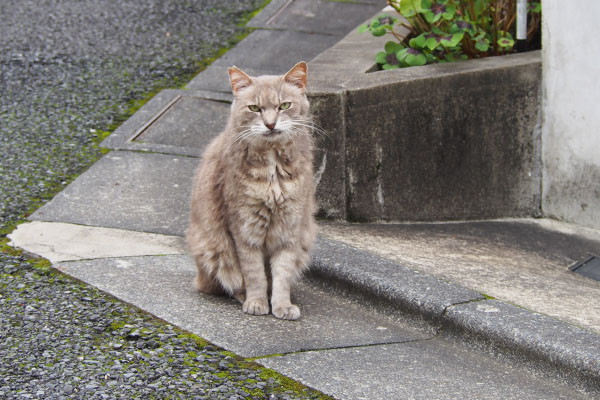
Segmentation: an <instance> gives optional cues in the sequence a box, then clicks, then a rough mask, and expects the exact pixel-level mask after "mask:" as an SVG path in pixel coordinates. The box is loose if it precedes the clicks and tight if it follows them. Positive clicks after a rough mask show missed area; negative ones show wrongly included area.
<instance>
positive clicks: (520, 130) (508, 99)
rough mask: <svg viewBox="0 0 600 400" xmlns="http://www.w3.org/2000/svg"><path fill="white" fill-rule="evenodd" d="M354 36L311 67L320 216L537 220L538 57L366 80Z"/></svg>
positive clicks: (362, 47) (368, 65)
mask: <svg viewBox="0 0 600 400" xmlns="http://www.w3.org/2000/svg"><path fill="white" fill-rule="evenodd" d="M385 40H387V39H386V38H383V39H382V38H374V37H372V36H370V35H369V34H358V33H356V32H353V33H351V34H349V35H348V36H347V37H346V38H345V39H344V40H342V41H341V42H339V43H338V44H336V45H335V46H334V47H333V48H332V49H330V50H328V51H326V52H324V53H323V54H321V55H320V56H319V57H317V58H315V59H314V60H313V61H312V62H311V63H309V74H310V75H309V76H310V85H309V94H310V97H311V102H312V106H313V110H314V115H315V121H316V122H317V123H318V124H319V125H320V126H321V127H322V128H324V129H325V130H326V131H327V132H328V134H329V137H320V138H319V141H318V147H319V152H318V154H317V160H316V164H315V169H316V171H317V180H318V186H317V196H318V200H319V206H320V215H321V216H325V217H333V218H343V219H348V220H351V221H371V220H401V221H431V220H455V219H477V218H499V217H522V216H536V215H539V214H540V212H541V211H540V185H541V158H540V154H541V151H540V132H541V131H540V113H539V102H540V80H541V61H540V59H541V57H540V52H539V51H538V52H530V53H524V54H518V55H510V56H503V57H493V58H486V59H480V60H472V61H465V62H460V63H453V64H441V65H430V66H423V67H413V68H407V69H401V70H393V71H380V72H370V73H368V72H367V71H370V70H373V67H374V65H373V63H374V62H373V60H374V54H375V53H377V51H379V50H380V49H381V48H382V47H383V43H384V42H385Z"/></svg>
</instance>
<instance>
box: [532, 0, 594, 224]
mask: <svg viewBox="0 0 600 400" xmlns="http://www.w3.org/2000/svg"><path fill="white" fill-rule="evenodd" d="M543 12H544V17H543V18H544V19H543V28H542V29H543V31H542V34H543V51H542V60H543V88H544V97H543V118H544V123H543V129H542V146H543V163H544V171H543V175H544V178H543V201H542V207H543V211H544V213H545V214H546V215H548V216H551V217H555V218H558V219H561V220H565V221H568V222H574V223H577V224H581V225H586V226H590V227H594V228H600V83H599V80H598V72H599V71H600V41H598V40H597V38H596V34H597V28H596V26H597V19H598V15H600V2H599V1H598V0H580V1H577V2H572V3H571V2H565V1H562V0H544V10H543Z"/></svg>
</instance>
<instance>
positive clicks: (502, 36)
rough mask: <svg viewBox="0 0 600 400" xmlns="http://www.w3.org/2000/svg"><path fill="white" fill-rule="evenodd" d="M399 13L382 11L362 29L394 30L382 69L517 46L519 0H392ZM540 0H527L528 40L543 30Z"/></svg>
mask: <svg viewBox="0 0 600 400" xmlns="http://www.w3.org/2000/svg"><path fill="white" fill-rule="evenodd" d="M388 5H390V6H392V7H393V8H394V9H395V10H396V11H397V12H398V14H399V15H398V18H395V17H392V16H390V15H385V14H383V15H380V16H378V17H376V18H374V19H373V20H372V21H371V22H370V23H369V24H366V25H362V26H360V27H359V28H358V29H359V32H367V31H369V32H371V34H372V35H374V36H384V35H388V34H389V35H392V36H394V38H395V39H396V40H395V41H388V42H387V43H386V44H385V48H384V51H381V52H379V53H378V54H377V56H376V60H377V63H378V64H379V65H380V66H381V68H383V69H395V68H402V67H410V66H417V65H425V64H432V63H442V62H451V61H457V60H467V59H472V58H481V57H489V56H496V55H503V54H508V53H511V52H513V51H514V46H515V38H514V37H515V36H514V32H515V29H516V0H388ZM541 10H542V6H541V3H540V1H535V0H528V27H527V41H528V42H531V41H533V39H534V37H535V36H536V34H537V33H538V31H539V29H540V21H541Z"/></svg>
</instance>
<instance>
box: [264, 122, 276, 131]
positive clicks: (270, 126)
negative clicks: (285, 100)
mask: <svg viewBox="0 0 600 400" xmlns="http://www.w3.org/2000/svg"><path fill="white" fill-rule="evenodd" d="M265 126H266V127H267V128H269V129H270V130H273V129H274V128H275V123H272V124H269V123H266V122H265Z"/></svg>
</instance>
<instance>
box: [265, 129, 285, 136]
mask: <svg viewBox="0 0 600 400" xmlns="http://www.w3.org/2000/svg"><path fill="white" fill-rule="evenodd" d="M280 133H282V132H281V131H280V130H279V129H273V130H270V131H267V132H265V133H264V134H263V136H266V137H273V136H277V135H279V134H280Z"/></svg>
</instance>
